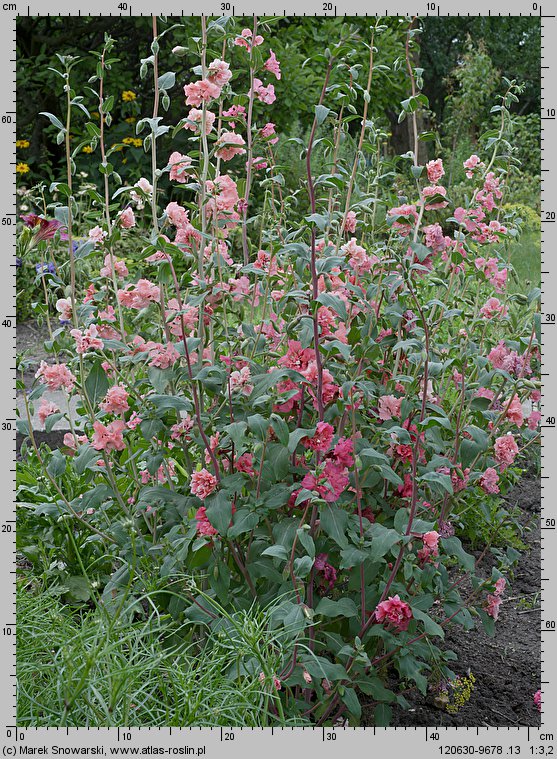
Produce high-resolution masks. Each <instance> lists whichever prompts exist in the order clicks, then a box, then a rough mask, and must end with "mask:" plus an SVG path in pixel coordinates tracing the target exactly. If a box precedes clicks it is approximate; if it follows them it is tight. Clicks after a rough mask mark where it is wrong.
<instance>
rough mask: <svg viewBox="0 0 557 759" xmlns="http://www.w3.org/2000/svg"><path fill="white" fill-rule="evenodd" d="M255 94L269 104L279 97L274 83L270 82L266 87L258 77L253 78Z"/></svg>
mask: <svg viewBox="0 0 557 759" xmlns="http://www.w3.org/2000/svg"><path fill="white" fill-rule="evenodd" d="M253 94H254V95H256V96H257V99H258V100H260V101H261V102H262V103H266V104H267V105H271V103H274V102H275V100H276V99H277V96H276V95H275V88H274V87H273V85H272V84H269V85H267V87H264V86H263V82H262V81H261V79H258V78H257V77H255V79H254V80H253Z"/></svg>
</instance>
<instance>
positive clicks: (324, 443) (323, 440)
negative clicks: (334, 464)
mask: <svg viewBox="0 0 557 759" xmlns="http://www.w3.org/2000/svg"><path fill="white" fill-rule="evenodd" d="M334 432H335V429H334V427H333V426H332V425H331V424H328V423H327V422H318V423H317V428H316V430H315V434H314V435H313V437H305V438H303V440H302V445H303V446H304V447H305V448H310V449H311V450H312V451H323V452H324V451H328V450H329V448H330V447H331V443H332V442H333V435H334Z"/></svg>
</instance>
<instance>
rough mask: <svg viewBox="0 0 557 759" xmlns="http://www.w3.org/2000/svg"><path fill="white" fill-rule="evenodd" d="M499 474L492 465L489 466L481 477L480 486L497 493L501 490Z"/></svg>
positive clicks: (493, 493) (488, 491)
mask: <svg viewBox="0 0 557 759" xmlns="http://www.w3.org/2000/svg"><path fill="white" fill-rule="evenodd" d="M498 482H499V475H498V474H497V470H496V469H494V468H493V467H492V466H490V467H488V468H487V469H486V470H485V472H484V473H483V474H482V476H481V477H480V487H481V488H482V489H483V490H484V491H485V492H486V493H491V494H492V495H495V494H496V493H498V492H499V486H498V485H497V483H498Z"/></svg>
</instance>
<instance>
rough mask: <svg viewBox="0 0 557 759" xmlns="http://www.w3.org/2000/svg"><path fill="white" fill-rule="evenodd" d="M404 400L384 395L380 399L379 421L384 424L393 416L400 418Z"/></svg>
mask: <svg viewBox="0 0 557 759" xmlns="http://www.w3.org/2000/svg"><path fill="white" fill-rule="evenodd" d="M401 404H402V398H395V396H394V395H382V396H381V398H379V404H378V407H379V419H381V420H382V421H383V422H387V421H389V419H392V418H393V416H396V417H398V416H400V406H401Z"/></svg>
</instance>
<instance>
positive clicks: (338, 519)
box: [320, 503, 348, 548]
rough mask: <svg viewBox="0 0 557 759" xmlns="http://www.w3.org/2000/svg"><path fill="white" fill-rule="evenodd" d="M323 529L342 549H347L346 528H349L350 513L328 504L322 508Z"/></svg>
mask: <svg viewBox="0 0 557 759" xmlns="http://www.w3.org/2000/svg"><path fill="white" fill-rule="evenodd" d="M320 511H321V514H320V517H321V528H322V529H323V531H324V532H325V533H327V535H328V536H329V537H330V538H332V539H333V540H334V541H335V543H338V545H339V546H340V547H341V548H346V546H347V545H348V538H347V537H346V528H347V526H348V513H347V512H346V511H342V509H339V508H337V507H336V506H331V504H329V503H327V504H325V505H324V506H321V510H320Z"/></svg>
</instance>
